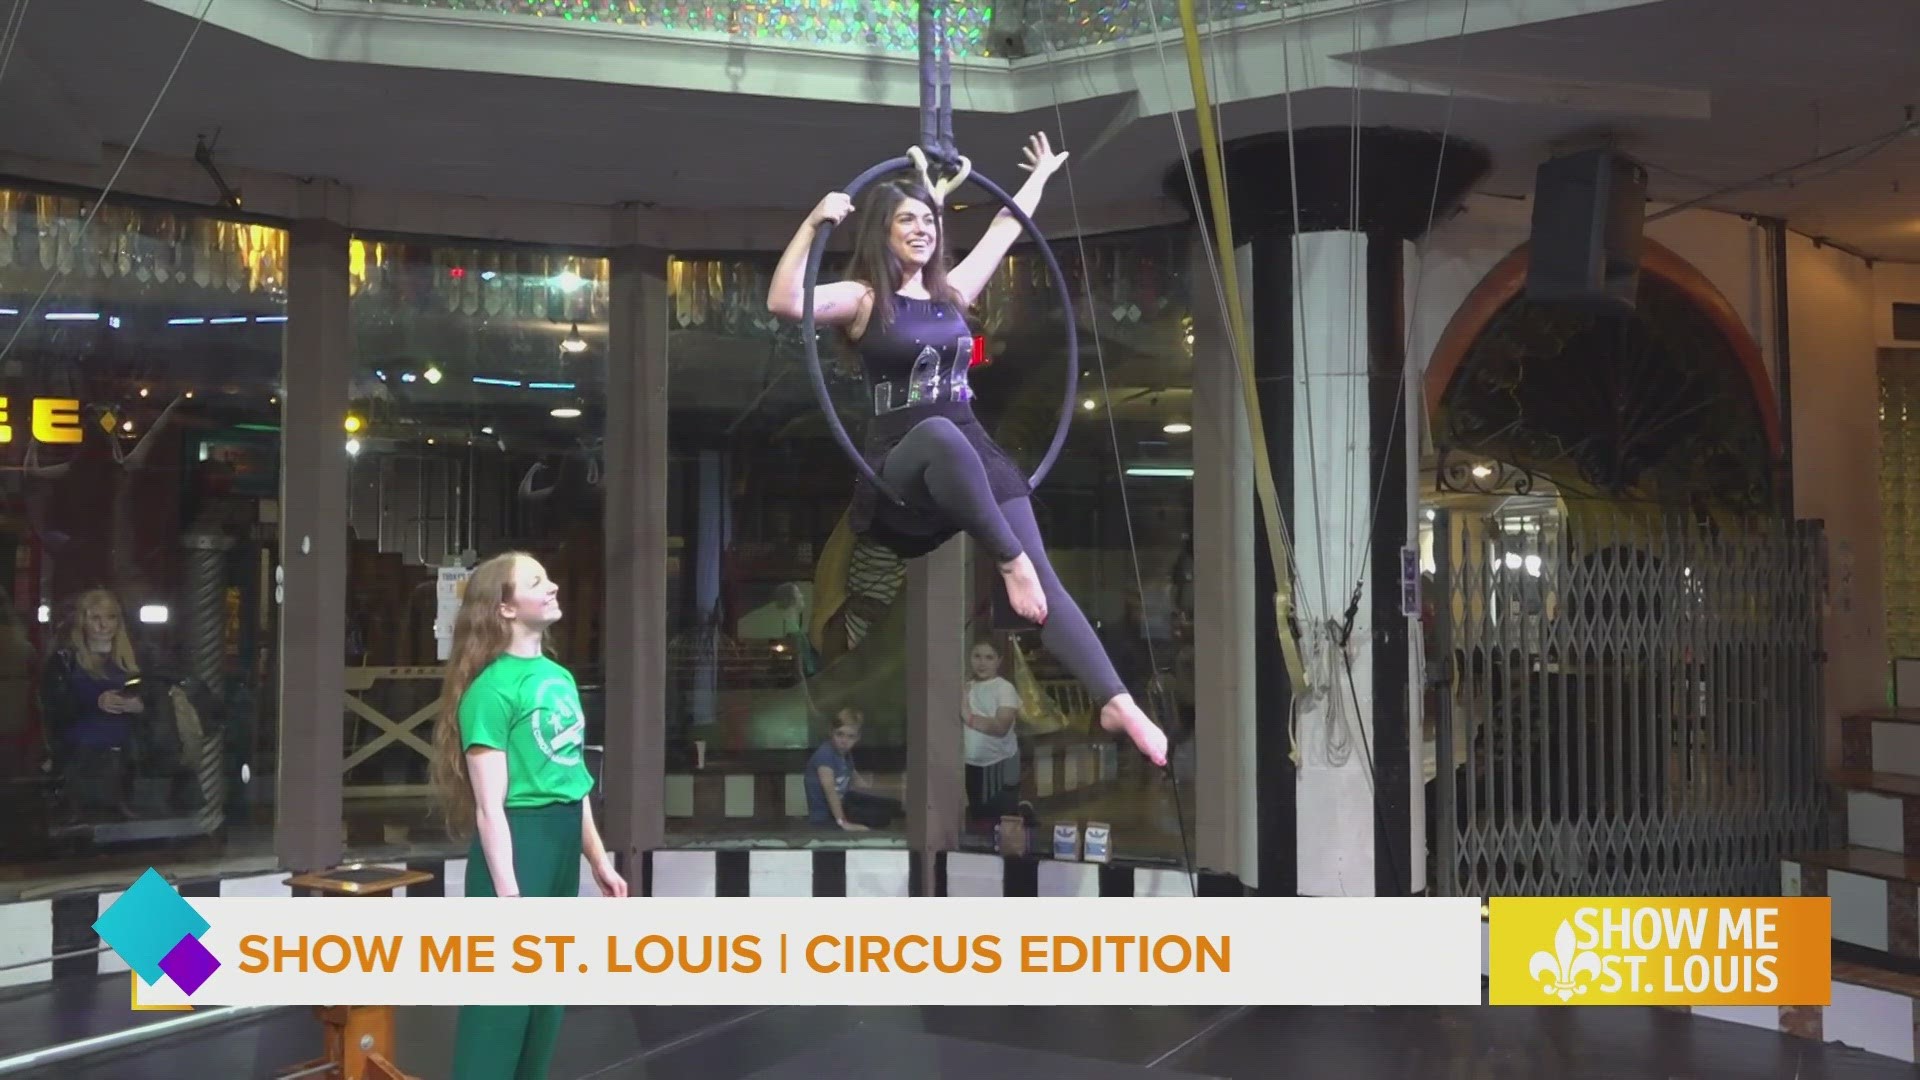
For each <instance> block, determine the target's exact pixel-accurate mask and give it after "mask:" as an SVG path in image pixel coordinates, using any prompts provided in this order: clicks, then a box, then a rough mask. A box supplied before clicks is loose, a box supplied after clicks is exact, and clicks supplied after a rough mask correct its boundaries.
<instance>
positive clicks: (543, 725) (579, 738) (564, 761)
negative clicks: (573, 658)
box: [533, 678, 587, 765]
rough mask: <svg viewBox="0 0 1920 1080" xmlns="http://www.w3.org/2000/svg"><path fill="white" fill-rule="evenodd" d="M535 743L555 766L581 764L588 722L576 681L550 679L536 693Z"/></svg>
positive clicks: (534, 705) (534, 703) (542, 682)
mask: <svg viewBox="0 0 1920 1080" xmlns="http://www.w3.org/2000/svg"><path fill="white" fill-rule="evenodd" d="M533 741H534V743H535V744H536V745H538V746H539V747H540V752H541V753H543V754H545V755H547V760H548V761H551V762H553V763H554V764H555V765H578V764H580V753H581V748H582V747H583V746H584V745H585V744H586V741H587V718H586V716H585V715H584V714H583V713H582V711H581V709H580V695H579V693H578V692H577V691H575V690H574V688H573V680H571V679H562V678H547V679H542V680H541V681H540V685H539V686H538V687H536V688H535V689H534V692H533Z"/></svg>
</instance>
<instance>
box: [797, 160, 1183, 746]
mask: <svg viewBox="0 0 1920 1080" xmlns="http://www.w3.org/2000/svg"><path fill="white" fill-rule="evenodd" d="M1066 160H1067V155H1066V154H1064V153H1059V154H1056V153H1054V151H1053V149H1052V147H1051V146H1050V145H1049V143H1048V140H1047V137H1046V135H1045V133H1040V134H1036V135H1034V136H1033V137H1032V138H1030V139H1029V140H1028V141H1027V146H1026V161H1025V163H1024V164H1023V165H1022V166H1021V167H1022V168H1023V169H1025V170H1026V171H1027V172H1028V173H1029V176H1028V178H1027V181H1026V183H1025V184H1023V185H1022V186H1021V187H1020V190H1019V191H1018V193H1016V194H1015V195H1013V196H1012V197H1011V199H1010V200H1006V199H1003V202H1011V203H1012V204H1013V205H1014V206H1017V208H1018V211H1019V213H1018V216H1017V217H1016V215H1015V214H1014V213H1013V212H1011V211H1010V210H1009V209H1007V208H1003V209H1002V210H1001V211H1000V213H999V214H998V215H997V216H996V217H995V218H994V220H993V222H992V224H991V225H989V226H988V228H987V231H986V233H985V235H983V236H982V237H981V238H980V242H979V243H978V244H976V245H975V246H974V248H973V250H972V251H970V252H969V253H968V254H967V257H966V258H964V259H962V260H960V262H959V264H958V265H954V266H951V267H950V266H949V265H948V262H949V259H948V257H947V240H946V232H945V229H944V227H943V226H944V222H943V221H942V215H941V211H942V209H943V207H942V203H943V201H944V200H943V199H942V198H940V197H939V196H938V195H936V194H935V193H934V191H933V190H930V185H929V184H928V183H926V181H925V174H924V172H923V173H922V174H921V175H920V176H905V177H901V176H899V175H897V174H896V176H895V178H892V179H887V180H884V181H882V182H879V183H877V184H874V185H873V186H872V187H871V188H870V190H869V194H868V197H867V199H866V201H865V205H864V206H863V207H862V208H861V211H860V214H859V218H858V222H857V229H856V232H855V234H854V245H853V247H854V251H853V260H852V262H851V264H850V265H849V267H848V272H847V277H846V279H845V280H842V281H834V282H825V283H820V284H818V285H816V286H814V287H813V291H812V296H811V300H812V310H811V316H812V320H813V321H814V322H815V323H816V324H817V325H822V326H834V327H837V328H839V329H840V330H841V332H842V333H844V334H845V335H846V336H847V338H848V339H849V340H850V341H851V342H852V343H853V345H854V347H855V348H856V349H857V350H858V352H859V354H860V357H861V359H862V361H863V362H864V364H865V367H866V381H867V389H868V399H867V403H868V407H869V408H870V409H871V420H870V422H869V423H868V425H867V442H866V448H865V450H864V452H863V453H862V457H863V458H864V459H865V464H866V465H867V468H866V469H862V470H860V472H861V474H862V475H861V478H860V479H858V480H856V481H855V488H854V503H853V508H852V513H851V516H850V520H851V524H852V526H853V529H854V531H855V533H856V534H858V535H860V536H863V537H866V538H868V539H870V540H873V541H875V542H877V543H880V544H884V545H885V546H887V547H888V548H890V549H892V550H893V551H895V552H897V553H898V554H900V555H901V556H902V557H903V558H917V557H919V556H922V555H926V554H928V553H929V552H931V551H933V550H934V549H935V548H938V547H939V546H940V545H941V544H943V543H945V542H946V541H947V540H948V539H949V538H950V537H952V536H953V535H955V534H956V533H959V532H965V533H966V534H967V535H968V536H971V537H972V538H973V539H974V540H975V541H976V542H977V543H979V544H980V545H981V546H982V547H984V548H985V549H986V550H987V551H988V552H989V553H990V554H991V555H992V556H993V558H994V560H995V561H996V562H997V563H998V565H999V569H1000V578H1001V582H1002V583H1003V584H1004V585H1005V587H1006V591H1007V599H1008V602H1009V605H1010V606H1011V607H1012V608H1013V610H1014V611H1015V612H1017V613H1018V614H1019V615H1020V616H1021V617H1022V618H1024V619H1026V620H1028V621H1029V622H1032V623H1034V624H1036V625H1038V626H1039V627H1040V642H1041V644H1042V645H1044V646H1046V649H1047V651H1048V652H1050V653H1051V654H1053V656H1054V657H1055V658H1056V659H1058V660H1059V661H1060V663H1061V664H1062V665H1063V666H1064V667H1065V668H1066V669H1067V670H1068V671H1069V672H1070V673H1072V674H1073V676H1074V677H1075V678H1076V679H1078V680H1079V681H1080V683H1081V684H1082V685H1083V686H1085V687H1086V688H1087V691H1088V692H1089V693H1090V694H1091V695H1092V697H1093V700H1094V701H1097V702H1100V703H1101V706H1100V726H1101V727H1102V728H1104V729H1106V730H1107V731H1109V732H1114V733H1121V732H1124V733H1125V734H1126V735H1127V737H1128V738H1129V739H1131V740H1132V741H1133V744H1134V746H1135V747H1137V748H1138V749H1139V751H1140V752H1141V753H1142V754H1143V755H1145V756H1146V758H1147V759H1148V760H1149V761H1152V762H1153V763H1154V764H1155V765H1161V766H1164V765H1165V764H1166V760H1167V737H1166V734H1165V733H1164V732H1162V731H1161V730H1160V727H1159V726H1158V725H1157V724H1155V723H1154V722H1153V721H1152V720H1151V719H1149V718H1148V717H1147V715H1146V713H1145V712H1143V711H1142V710H1141V708H1140V706H1139V705H1138V704H1136V703H1135V702H1134V700H1133V696H1132V695H1131V694H1129V693H1128V692H1127V688H1126V686H1125V684H1124V683H1122V682H1121V681H1120V677H1119V675H1117V674H1116V673H1115V671H1114V667H1113V662H1112V661H1111V660H1110V659H1109V658H1108V657H1107V654H1106V650H1105V648H1104V647H1103V646H1102V645H1101V644H1100V640H1099V639H1098V638H1097V637H1095V636H1094V632H1093V627H1092V626H1090V625H1089V624H1088V623H1087V618H1086V616H1085V615H1084V614H1082V613H1081V611H1080V607H1079V605H1078V604H1076V603H1074V600H1073V597H1071V596H1069V595H1068V594H1067V592H1066V590H1065V589H1064V588H1062V587H1061V584H1060V579H1059V577H1058V575H1056V574H1055V573H1054V570H1053V566H1052V564H1051V563H1050V562H1049V561H1048V559H1047V552H1046V547H1045V545H1044V544H1043V543H1042V541H1041V537H1040V531H1039V527H1038V525H1037V523H1036V522H1035V520H1034V513H1033V505H1032V502H1031V496H1032V494H1033V488H1032V484H1031V483H1030V482H1029V480H1028V478H1027V477H1026V476H1025V475H1023V474H1022V472H1021V471H1020V468H1019V466H1018V465H1017V464H1015V462H1014V461H1013V459H1012V458H1010V457H1009V456H1008V455H1007V454H1006V452H1005V451H1003V450H1001V449H1000V447H999V446H997V445H996V444H995V443H994V441H993V439H992V438H991V437H990V436H989V435H988V434H987V432H986V429H985V428H983V427H982V426H981V425H980V421H979V420H978V419H977V418H975V416H974V414H973V390H972V388H971V387H970V386H969V385H968V381H967V369H968V366H969V365H970V363H971V362H972V359H973V332H972V330H971V328H970V327H969V326H968V324H967V311H968V309H969V308H971V307H972V306H973V303H974V300H975V299H976V298H977V297H979V295H980V293H981V292H982V291H983V290H984V289H985V288H986V286H987V282H988V281H990V280H991V279H992V278H993V275H994V273H995V272H996V271H997V270H998V269H999V268H1000V264H1001V262H1002V261H1003V260H1004V259H1005V258H1006V255H1007V252H1008V250H1009V249H1010V248H1011V247H1012V246H1013V242H1014V240H1015V239H1016V238H1018V237H1019V236H1020V235H1021V233H1022V232H1023V231H1024V230H1026V229H1029V228H1031V216H1032V213H1033V211H1034V208H1035V207H1037V206H1038V205H1039V203H1040V196H1041V193H1042V192H1043V191H1044V190H1045V188H1046V185H1047V181H1048V179H1049V178H1051V177H1052V176H1053V174H1054V172H1055V171H1057V170H1058V169H1059V168H1060V167H1061V166H1062V165H1064V164H1065V163H1066ZM855 194H858V192H857V191H856V192H855ZM852 211H853V198H852V197H851V196H850V195H849V194H848V193H846V192H839V191H836V192H831V193H829V194H828V195H827V196H826V197H825V198H823V199H821V200H820V203H819V205H817V206H815V207H814V208H813V210H812V212H810V213H809V214H808V215H807V218H806V221H805V222H803V223H802V224H801V226H800V228H799V231H797V232H795V233H794V236H793V239H792V241H791V242H789V243H788V244H787V248H786V251H785V252H784V253H783V254H782V255H781V257H780V263H779V266H778V267H777V268H775V270H774V274H773V282H772V285H771V287H770V288H769V289H768V292H767V307H768V309H769V310H770V311H771V312H772V313H773V314H774V315H776V316H779V317H781V318H783V319H789V320H796V321H801V320H803V316H804V315H805V314H806V305H807V301H808V278H810V277H812V276H813V274H814V273H817V260H818V253H817V251H816V250H815V249H816V248H817V247H819V246H821V245H822V244H824V237H823V236H822V235H821V234H822V233H823V231H824V230H831V229H832V228H833V227H834V226H835V225H838V224H840V222H842V221H843V220H845V219H846V218H847V216H848V215H849V214H850V213H852ZM1023 218H1024V219H1026V221H1025V224H1023V223H1022V221H1021V219H1023ZM816 240H819V241H820V244H816ZM810 252H812V255H811V258H812V259H813V260H814V266H813V267H810V266H809V259H810ZM1071 317H1072V316H1071V315H1069V319H1071ZM816 363H817V362H816ZM869 474H871V475H872V476H874V477H876V478H877V479H878V480H879V481H880V483H881V484H882V485H883V486H884V489H885V490H884V491H883V490H876V487H875V485H874V484H873V483H872V482H870V481H869V480H868V479H867V476H868V475H869Z"/></svg>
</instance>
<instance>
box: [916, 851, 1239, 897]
mask: <svg viewBox="0 0 1920 1080" xmlns="http://www.w3.org/2000/svg"><path fill="white" fill-rule="evenodd" d="M939 862H940V866H939V871H938V873H939V877H940V880H941V884H942V886H943V891H942V892H941V893H940V895H943V896H1087V897H1095V896H1135V897H1152V896H1192V895H1195V892H1196V890H1197V892H1198V895H1200V896H1245V895H1246V893H1247V890H1246V887H1245V886H1244V885H1242V884H1241V883H1240V881H1239V879H1237V878H1235V877H1234V876H1233V875H1231V874H1216V873H1210V872H1206V871H1202V872H1201V873H1200V874H1199V875H1198V876H1197V878H1196V879H1189V878H1188V877H1187V874H1186V871H1184V870H1180V869H1176V868H1170V867H1160V866H1126V865H1120V866H1103V865H1101V864H1099V863H1085V862H1071V861H1068V860H1064V859H1046V858H1040V857H1038V856H1013V855H985V854H975V853H973V852H964V851H955V852H948V853H945V854H943V855H941V856H940V860H939Z"/></svg>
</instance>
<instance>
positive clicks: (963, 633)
mask: <svg viewBox="0 0 1920 1080" xmlns="http://www.w3.org/2000/svg"><path fill="white" fill-rule="evenodd" d="M968 547H969V542H968V540H967V538H966V537H965V536H964V535H962V536H956V537H954V538H953V539H952V540H949V541H947V542H946V543H945V544H944V545H942V546H941V547H940V549H939V550H937V551H935V552H933V553H932V554H931V555H928V556H926V557H925V558H920V559H914V560H913V561H912V562H909V563H908V564H907V587H906V592H905V594H904V595H902V596H901V597H899V598H898V599H896V600H895V601H894V603H896V604H900V603H904V604H907V605H908V608H907V787H906V791H905V793H904V794H905V796H906V805H907V843H908V846H909V848H910V849H911V850H912V851H913V853H914V864H915V865H914V873H915V875H916V880H917V881H919V882H921V891H922V892H923V893H925V894H927V895H931V894H932V893H933V891H934V888H933V883H934V881H935V876H934V863H935V860H936V859H937V857H938V853H939V852H942V851H952V850H954V849H955V848H957V847H959V845H960V821H961V817H962V815H963V813H964V802H965V794H964V783H965V776H966V770H965V769H964V768H963V767H962V764H963V762H962V758H961V740H960V695H961V691H962V689H963V686H964V682H965V671H964V663H965V657H966V645H967V640H966V638H967V608H968V599H969V597H970V596H971V595H972V594H971V593H970V592H969V591H968V589H967V563H968Z"/></svg>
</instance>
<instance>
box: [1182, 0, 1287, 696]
mask: <svg viewBox="0 0 1920 1080" xmlns="http://www.w3.org/2000/svg"><path fill="white" fill-rule="evenodd" d="M1180 34H1181V37H1182V38H1183V39H1185V41H1186V44H1187V75H1188V77H1189V78H1191V79H1192V80H1193V103H1194V109H1193V111H1194V115H1195V117H1196V118H1197V119H1198V120H1199V122H1200V153H1201V158H1202V161H1203V162H1204V164H1205V166H1206V173H1207V201H1208V202H1209V203H1211V204H1212V206H1213V231H1214V248H1215V250H1216V251H1218V252H1219V256H1220V277H1221V282H1222V284H1223V285H1224V286H1225V288H1226V294H1227V308H1228V312H1227V323H1228V327H1227V339H1228V344H1229V345H1230V346H1231V348H1232V351H1233V356H1234V359H1235V360H1236V361H1238V364H1239V367H1240V397H1241V400H1242V402H1243V403H1244V404H1245V406H1246V412H1247V435H1248V438H1249V441H1250V442H1251V443H1252V444H1253V484H1254V492H1255V494H1256V495H1257V496H1258V502H1259V504H1260V510H1261V517H1262V518H1263V519H1264V523H1265V525H1266V529H1267V554H1268V556H1269V557H1270V558H1271V559H1272V560H1273V580H1274V582H1275V591H1274V594H1273V610H1274V616H1275V619H1276V620H1277V622H1278V626H1279V631H1280V649H1281V652H1282V653H1284V654H1285V656H1286V662H1287V677H1288V679H1290V680H1291V681H1292V683H1293V692H1294V695H1295V696H1296V697H1299V696H1302V695H1304V694H1306V692H1307V689H1308V687H1307V671H1306V666H1305V665H1304V664H1302V663H1301V661H1300V644H1299V642H1297V641H1295V640H1294V636H1293V633H1292V625H1293V623H1292V618H1291V616H1292V613H1293V575H1292V574H1291V573H1289V572H1288V566H1289V564H1290V563H1291V561H1292V560H1291V559H1290V558H1289V557H1288V549H1287V542H1286V535H1285V530H1284V529H1282V528H1281V524H1280V498H1279V495H1278V493H1277V491H1276V489H1275V487H1274V483H1273V464H1272V461H1271V460H1270V459H1269V458H1268V457H1267V431H1266V424H1265V423H1264V422H1263V421H1262V420H1261V417H1260V394H1259V388H1258V386H1256V385H1255V382H1254V372H1253V355H1252V353H1251V352H1250V351H1249V349H1250V343H1251V342H1252V340H1253V338H1252V335H1251V333H1250V331H1249V328H1248V326H1247V321H1246V318H1247V316H1246V309H1245V308H1244V307H1242V306H1241V304H1240V275H1239V266H1238V260H1236V259H1235V258H1234V255H1233V215H1232V213H1231V212H1230V210H1229V208H1228V206H1227V181H1226V175H1225V172H1224V171H1223V169H1222V168H1221V164H1220V145H1219V141H1218V134H1217V133H1216V132H1215V131H1214V127H1213V104H1212V102H1211V101H1210V100H1209V98H1208V95H1207V76H1206V69H1205V67H1204V65H1203V63H1202V60H1201V56H1200V30H1199V26H1198V24H1197V23H1196V22H1195V20H1194V15H1193V0H1180ZM1196 209H1197V208H1196Z"/></svg>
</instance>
